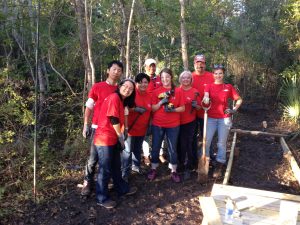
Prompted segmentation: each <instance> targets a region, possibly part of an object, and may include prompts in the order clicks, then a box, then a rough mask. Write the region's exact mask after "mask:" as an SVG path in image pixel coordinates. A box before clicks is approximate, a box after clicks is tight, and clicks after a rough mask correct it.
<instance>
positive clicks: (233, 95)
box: [230, 85, 240, 100]
mask: <svg viewBox="0 0 300 225" xmlns="http://www.w3.org/2000/svg"><path fill="white" fill-rule="evenodd" d="M230 97H231V98H232V99H233V100H238V99H239V98H240V95H239V93H238V92H237V90H236V89H235V88H234V87H233V86H232V85H231V96H230Z"/></svg>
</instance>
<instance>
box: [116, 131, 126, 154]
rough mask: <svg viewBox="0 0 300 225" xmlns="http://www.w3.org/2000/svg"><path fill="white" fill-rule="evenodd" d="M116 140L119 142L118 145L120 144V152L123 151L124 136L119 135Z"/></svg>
mask: <svg viewBox="0 0 300 225" xmlns="http://www.w3.org/2000/svg"><path fill="white" fill-rule="evenodd" d="M118 140H119V143H120V145H121V148H122V149H121V150H124V149H125V138H124V134H122V133H121V134H120V135H119V136H118Z"/></svg>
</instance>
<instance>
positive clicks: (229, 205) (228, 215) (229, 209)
mask: <svg viewBox="0 0 300 225" xmlns="http://www.w3.org/2000/svg"><path fill="white" fill-rule="evenodd" d="M233 208H234V205H233V202H232V200H231V199H230V198H228V199H227V200H226V211H225V221H224V222H225V223H228V224H232V223H233Z"/></svg>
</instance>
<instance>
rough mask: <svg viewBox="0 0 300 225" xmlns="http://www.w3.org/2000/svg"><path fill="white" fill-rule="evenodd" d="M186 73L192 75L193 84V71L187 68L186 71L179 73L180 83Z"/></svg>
mask: <svg viewBox="0 0 300 225" xmlns="http://www.w3.org/2000/svg"><path fill="white" fill-rule="evenodd" d="M185 74H188V75H190V77H191V84H192V83H193V76H192V73H191V71H189V70H185V71H183V72H182V73H181V74H180V75H179V83H180V84H181V81H182V77H183V75H185Z"/></svg>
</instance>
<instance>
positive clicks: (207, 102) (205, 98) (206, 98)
mask: <svg viewBox="0 0 300 225" xmlns="http://www.w3.org/2000/svg"><path fill="white" fill-rule="evenodd" d="M202 102H203V103H204V104H206V105H207V104H209V102H210V99H209V97H205V96H204V97H203V99H202Z"/></svg>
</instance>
